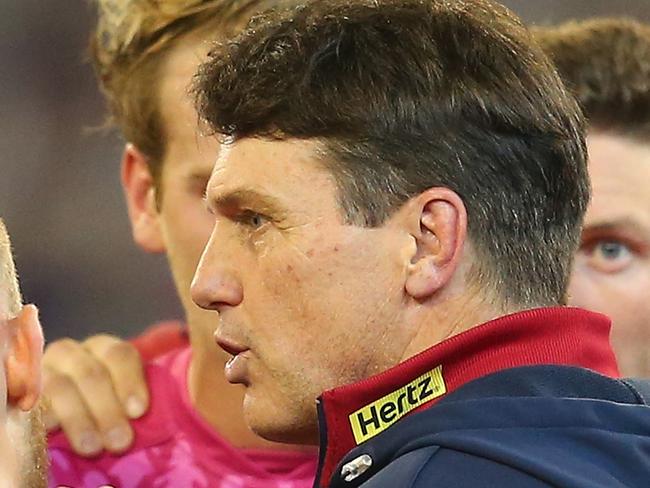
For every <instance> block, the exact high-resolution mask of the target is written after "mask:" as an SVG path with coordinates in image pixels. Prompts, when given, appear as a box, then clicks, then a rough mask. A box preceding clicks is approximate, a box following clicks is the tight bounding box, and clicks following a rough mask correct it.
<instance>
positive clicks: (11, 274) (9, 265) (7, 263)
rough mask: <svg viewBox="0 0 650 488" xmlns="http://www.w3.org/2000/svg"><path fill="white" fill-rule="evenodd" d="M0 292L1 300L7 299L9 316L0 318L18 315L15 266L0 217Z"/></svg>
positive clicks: (19, 300)
mask: <svg viewBox="0 0 650 488" xmlns="http://www.w3.org/2000/svg"><path fill="white" fill-rule="evenodd" d="M0 293H2V295H3V297H2V300H7V302H6V303H7V313H8V314H9V317H0V319H2V318H13V317H15V316H16V315H18V313H19V312H20V306H21V303H22V298H21V297H20V288H19V286H18V276H17V275H16V266H15V264H14V259H13V256H12V253H11V241H10V240H9V233H8V232H7V228H6V227H5V224H4V222H3V221H2V219H0Z"/></svg>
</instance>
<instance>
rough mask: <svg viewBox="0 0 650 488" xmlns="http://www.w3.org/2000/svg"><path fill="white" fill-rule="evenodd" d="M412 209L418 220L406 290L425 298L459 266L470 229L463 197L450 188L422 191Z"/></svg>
mask: <svg viewBox="0 0 650 488" xmlns="http://www.w3.org/2000/svg"><path fill="white" fill-rule="evenodd" d="M414 203H415V205H414V206H413V209H414V210H415V211H414V213H413V221H414V222H415V220H416V219H417V226H418V227H419V228H417V229H415V231H414V233H413V234H414V236H415V240H416V253H415V254H414V255H413V256H412V259H411V264H410V266H409V269H408V276H407V279H406V283H405V289H406V292H407V293H408V294H409V295H410V296H412V297H413V298H415V299H417V300H424V299H426V298H428V297H430V296H432V295H434V294H435V293H436V292H438V291H439V290H441V289H442V288H444V287H445V285H446V284H447V283H449V281H450V280H451V278H452V277H453V274H454V272H455V271H456V269H457V268H458V263H459V255H460V251H461V249H462V247H463V245H464V242H465V236H466V232H467V214H466V210H465V205H464V204H463V202H462V200H461V199H460V197H459V196H458V195H457V194H456V193H454V192H453V191H451V190H449V189H448V188H431V189H429V190H427V191H426V192H424V193H422V194H420V195H419V196H418V197H417V198H416V201H415V202H414Z"/></svg>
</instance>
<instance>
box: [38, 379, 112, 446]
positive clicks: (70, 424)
mask: <svg viewBox="0 0 650 488" xmlns="http://www.w3.org/2000/svg"><path fill="white" fill-rule="evenodd" d="M43 379H44V382H43V396H44V397H45V398H47V403H49V408H50V409H51V412H52V414H53V415H54V416H56V418H57V421H58V423H59V425H60V426H61V428H62V429H63V432H64V433H65V435H66V437H67V438H68V440H69V442H70V445H71V446H72V448H73V449H74V451H75V452H76V453H77V454H79V455H81V456H85V457H88V456H95V455H97V454H99V453H100V452H101V451H102V438H101V436H100V434H99V432H98V431H97V428H96V426H95V422H94V420H93V419H92V418H91V416H90V414H89V413H88V411H87V409H86V406H85V403H84V401H83V399H82V398H81V395H80V394H79V391H78V390H77V388H76V386H75V385H74V383H73V382H72V381H71V380H70V379H69V378H68V377H67V376H65V375H62V374H59V373H57V372H55V371H51V370H50V369H48V368H44V369H43Z"/></svg>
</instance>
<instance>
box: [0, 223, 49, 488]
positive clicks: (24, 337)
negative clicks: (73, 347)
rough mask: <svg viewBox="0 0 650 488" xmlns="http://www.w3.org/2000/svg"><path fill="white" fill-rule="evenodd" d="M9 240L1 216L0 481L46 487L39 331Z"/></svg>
mask: <svg viewBox="0 0 650 488" xmlns="http://www.w3.org/2000/svg"><path fill="white" fill-rule="evenodd" d="M15 281H16V278H15V274H14V273H13V263H12V262H11V254H10V251H9V241H8V236H7V234H6V231H5V229H4V226H3V224H2V221H0V485H1V486H3V487H4V486H11V487H16V488H41V487H45V486H46V479H47V462H46V457H45V433H44V428H43V425H42V423H41V420H40V414H39V410H38V407H37V406H36V402H37V399H38V396H39V393H40V374H41V373H40V360H41V355H42V351H43V334H42V331H41V326H40V324H39V322H38V313H37V310H36V308H35V307H34V306H26V307H22V308H20V303H19V295H18V292H17V290H18V287H17V283H16V282H15Z"/></svg>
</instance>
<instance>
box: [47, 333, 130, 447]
mask: <svg viewBox="0 0 650 488" xmlns="http://www.w3.org/2000/svg"><path fill="white" fill-rule="evenodd" d="M49 348H50V349H51V350H50V356H49V358H48V360H47V362H46V364H47V367H48V368H50V369H53V368H52V362H53V360H54V358H56V368H57V371H58V372H59V373H60V374H62V375H65V376H67V378H68V379H69V380H70V381H71V382H72V383H73V384H74V386H75V387H76V390H77V392H78V396H80V397H81V399H82V404H83V405H85V408H86V410H87V412H88V413H89V414H90V417H91V418H92V420H93V421H94V424H95V425H96V428H97V430H98V431H99V432H100V434H101V437H102V440H103V444H104V447H106V449H107V450H109V451H111V452H114V453H120V452H123V451H125V450H126V449H127V448H128V447H129V446H130V445H131V443H132V442H133V431H132V429H131V426H130V425H129V424H128V421H127V418H126V413H125V412H124V410H123V409H122V406H121V404H120V402H119V400H118V398H117V395H116V393H115V390H114V389H113V385H112V380H111V376H110V374H109V373H108V371H107V370H106V368H105V367H104V366H103V365H102V364H101V363H100V362H99V360H98V359H97V358H95V357H93V356H92V355H91V354H90V353H89V352H88V351H87V350H86V349H85V348H84V347H82V346H81V345H80V344H79V343H77V342H75V341H72V340H69V339H68V340H62V341H57V342H54V343H52V344H50V346H49ZM78 396H76V397H73V398H74V400H75V401H76V400H77V399H78ZM50 397H51V395H50ZM51 399H52V398H51ZM60 403H61V404H62V402H60ZM70 404H71V401H70V402H68V403H67V404H63V405H70ZM53 407H54V410H55V413H56V415H57V417H58V418H59V421H60V422H61V425H62V426H63V425H64V424H63V418H62V417H61V415H62V412H60V411H59V408H56V406H55V405H53ZM61 408H63V407H61ZM71 408H73V409H74V410H75V411H78V410H80V408H81V407H79V406H77V405H74V406H72V407H71ZM66 414H67V413H66ZM73 419H74V418H72V419H70V421H71V422H72V421H73Z"/></svg>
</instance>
